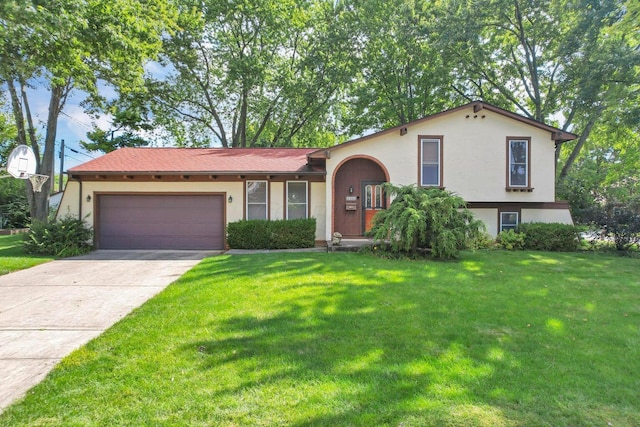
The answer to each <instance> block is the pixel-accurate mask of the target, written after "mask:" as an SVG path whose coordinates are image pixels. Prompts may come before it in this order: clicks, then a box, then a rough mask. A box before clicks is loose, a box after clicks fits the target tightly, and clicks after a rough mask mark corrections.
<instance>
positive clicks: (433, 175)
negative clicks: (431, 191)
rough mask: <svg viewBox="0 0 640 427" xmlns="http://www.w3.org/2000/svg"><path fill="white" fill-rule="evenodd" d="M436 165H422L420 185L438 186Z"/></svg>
mask: <svg viewBox="0 0 640 427" xmlns="http://www.w3.org/2000/svg"><path fill="white" fill-rule="evenodd" d="M438 169H439V168H438V165H422V185H438V178H439V176H438V175H439V170H438Z"/></svg>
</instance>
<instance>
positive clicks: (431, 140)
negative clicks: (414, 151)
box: [420, 136, 442, 187]
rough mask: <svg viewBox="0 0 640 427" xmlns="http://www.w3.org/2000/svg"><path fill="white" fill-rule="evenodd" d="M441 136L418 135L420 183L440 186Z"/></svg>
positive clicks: (423, 185)
mask: <svg viewBox="0 0 640 427" xmlns="http://www.w3.org/2000/svg"><path fill="white" fill-rule="evenodd" d="M441 163H442V138H440V137H427V136H421V137H420V185H421V186H422V187H440V186H441V185H442V184H441V182H440V181H441V176H442V164H441Z"/></svg>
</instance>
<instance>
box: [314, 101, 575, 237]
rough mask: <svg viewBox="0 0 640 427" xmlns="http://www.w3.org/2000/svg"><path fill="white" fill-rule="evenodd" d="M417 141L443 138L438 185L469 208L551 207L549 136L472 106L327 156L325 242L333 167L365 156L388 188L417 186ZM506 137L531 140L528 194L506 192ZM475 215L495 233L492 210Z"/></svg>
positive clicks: (552, 168) (551, 146)
mask: <svg viewBox="0 0 640 427" xmlns="http://www.w3.org/2000/svg"><path fill="white" fill-rule="evenodd" d="M483 117H484V118H483ZM419 136H441V137H442V141H443V142H442V153H443V162H442V163H443V164H442V168H443V169H442V170H443V179H442V185H443V186H444V187H445V189H447V190H448V191H452V192H454V193H456V194H457V195H459V196H461V197H462V198H463V199H465V200H466V201H468V202H494V203H497V202H511V203H518V202H553V201H555V144H554V141H553V140H552V139H551V134H550V132H547V131H544V130H542V129H539V128H537V127H534V126H531V125H528V124H526V123H522V122H520V121H517V120H514V119H512V118H509V117H506V116H503V115H501V114H498V113H494V112H492V111H488V110H481V111H479V112H478V113H474V112H473V106H469V108H466V109H462V110H459V111H456V112H451V113H447V114H443V115H442V116H440V117H434V118H432V119H430V120H426V121H424V122H422V123H417V124H413V125H408V127H407V133H406V134H405V135H400V132H399V131H398V130H397V129H396V130H394V131H393V132H387V133H384V134H382V135H378V136H373V137H371V138H368V139H364V140H363V141H361V142H356V143H351V144H346V145H343V146H340V147H335V148H334V149H333V150H331V157H330V158H329V159H327V161H326V165H327V187H326V191H325V194H326V199H327V219H326V234H325V238H326V240H330V239H331V227H332V224H331V217H332V211H331V209H332V206H331V203H332V200H333V194H332V181H333V176H334V174H335V172H336V169H337V167H338V166H339V165H340V164H341V163H342V162H344V161H345V160H347V159H349V158H351V157H363V156H366V157H368V158H372V159H376V160H377V161H378V163H379V164H382V165H384V167H386V169H387V171H388V173H389V179H390V182H391V183H393V184H396V185H411V184H413V185H418V183H419V142H418V137H419ZM507 137H528V138H531V158H530V159H529V162H530V165H531V176H530V177H529V180H530V186H531V187H533V188H534V190H533V191H532V192H509V191H506V189H505V188H506V187H507V168H508V165H507ZM476 211H478V213H479V216H481V217H482V218H481V219H483V220H485V217H486V221H485V223H486V224H487V227H488V230H489V232H490V233H491V232H492V231H494V232H497V210H495V209H494V210H492V212H493V213H489V212H486V211H487V209H484V210H482V212H480V211H481V210H479V209H478V210H476ZM544 212H545V213H546V212H547V211H546V210H545V211H544ZM545 213H539V214H540V215H544V214H545ZM565 213H566V214H568V211H565ZM493 214H495V215H493ZM554 215H555V214H554ZM489 217H491V218H489ZM492 234H494V233H492Z"/></svg>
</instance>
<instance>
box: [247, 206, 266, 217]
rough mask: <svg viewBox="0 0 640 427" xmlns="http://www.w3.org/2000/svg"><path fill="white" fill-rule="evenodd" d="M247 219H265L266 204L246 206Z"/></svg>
mask: <svg viewBox="0 0 640 427" xmlns="http://www.w3.org/2000/svg"><path fill="white" fill-rule="evenodd" d="M247 219H267V205H265V204H259V205H256V204H252V205H249V206H248V207H247Z"/></svg>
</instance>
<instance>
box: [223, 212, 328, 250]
mask: <svg viewBox="0 0 640 427" xmlns="http://www.w3.org/2000/svg"><path fill="white" fill-rule="evenodd" d="M315 242H316V219H315V218H307V219H289V220H276V221H267V220H248V221H245V220H242V221H237V222H231V223H229V224H228V225H227V244H228V245H229V247H231V248H234V249H299V248H312V247H314V246H315Z"/></svg>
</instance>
